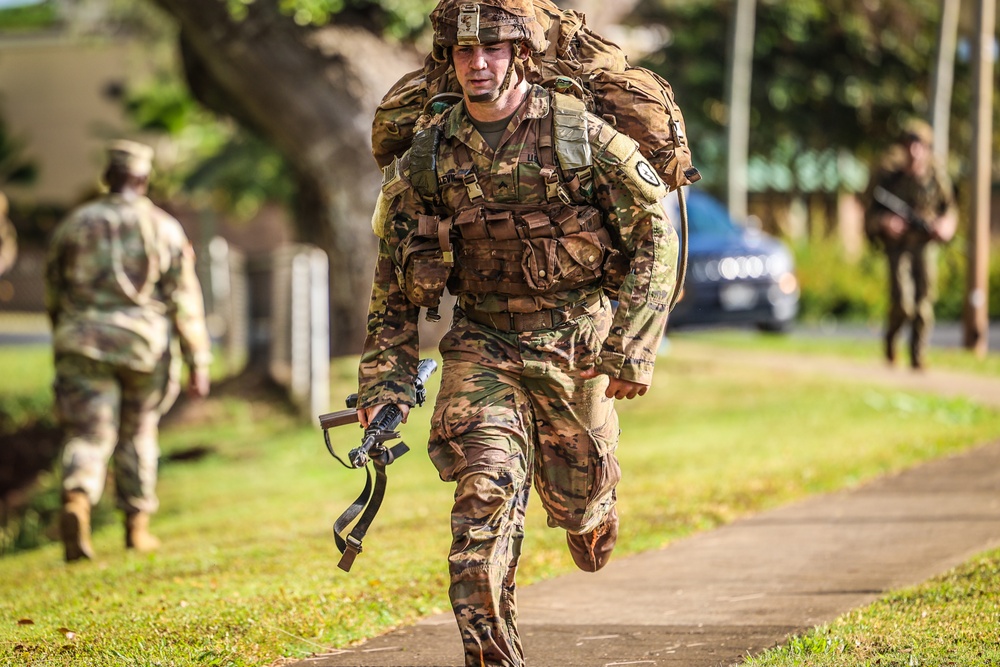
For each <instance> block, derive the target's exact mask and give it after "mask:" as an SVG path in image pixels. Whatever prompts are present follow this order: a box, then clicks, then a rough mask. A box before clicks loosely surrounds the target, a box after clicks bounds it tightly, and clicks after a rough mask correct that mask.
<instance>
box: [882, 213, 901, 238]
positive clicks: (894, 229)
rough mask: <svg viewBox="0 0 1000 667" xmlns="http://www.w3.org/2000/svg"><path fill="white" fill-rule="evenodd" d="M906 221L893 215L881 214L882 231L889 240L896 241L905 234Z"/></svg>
mask: <svg viewBox="0 0 1000 667" xmlns="http://www.w3.org/2000/svg"><path fill="white" fill-rule="evenodd" d="M906 226H907V225H906V220H903V219H902V218H901V217H899V216H898V215H896V214H895V213H888V212H886V213H884V214H882V231H883V233H885V235H886V236H888V237H889V238H890V239H898V238H900V237H901V236H902V235H903V234H905V233H906Z"/></svg>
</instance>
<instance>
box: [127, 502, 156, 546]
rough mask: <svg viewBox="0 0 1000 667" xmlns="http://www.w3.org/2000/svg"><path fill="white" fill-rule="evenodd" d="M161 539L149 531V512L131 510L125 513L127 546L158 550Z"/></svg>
mask: <svg viewBox="0 0 1000 667" xmlns="http://www.w3.org/2000/svg"><path fill="white" fill-rule="evenodd" d="M159 547H160V540H158V539H157V538H156V537H155V536H154V535H152V534H151V533H150V532H149V513H148V512H131V513H129V514H126V515H125V548H126V549H135V550H136V551H142V552H145V551H156V550H157V549H158V548H159Z"/></svg>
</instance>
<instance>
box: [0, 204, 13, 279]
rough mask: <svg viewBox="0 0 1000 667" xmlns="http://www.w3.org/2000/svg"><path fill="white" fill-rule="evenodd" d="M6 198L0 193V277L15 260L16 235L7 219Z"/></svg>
mask: <svg viewBox="0 0 1000 667" xmlns="http://www.w3.org/2000/svg"><path fill="white" fill-rule="evenodd" d="M7 210H8V207H7V197H6V196H4V194H3V193H2V192H0V276H2V275H3V274H5V273H7V271H9V270H10V267H12V266H14V260H15V259H17V233H16V232H15V230H14V225H13V223H11V221H10V218H8V217H7Z"/></svg>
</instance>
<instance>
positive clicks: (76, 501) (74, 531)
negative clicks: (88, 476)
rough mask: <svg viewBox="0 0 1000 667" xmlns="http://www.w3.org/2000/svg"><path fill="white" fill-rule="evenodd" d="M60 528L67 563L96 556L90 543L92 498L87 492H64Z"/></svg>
mask: <svg viewBox="0 0 1000 667" xmlns="http://www.w3.org/2000/svg"><path fill="white" fill-rule="evenodd" d="M59 528H60V533H61V535H62V541H63V545H64V546H65V547H66V562H67V563H71V562H73V561H75V560H80V559H81V558H86V559H87V560H90V559H92V558H93V557H94V549H93V547H92V546H91V545H90V499H89V498H87V494H86V493H84V492H83V491H79V490H76V491H66V492H64V493H63V511H62V517H60V525H59Z"/></svg>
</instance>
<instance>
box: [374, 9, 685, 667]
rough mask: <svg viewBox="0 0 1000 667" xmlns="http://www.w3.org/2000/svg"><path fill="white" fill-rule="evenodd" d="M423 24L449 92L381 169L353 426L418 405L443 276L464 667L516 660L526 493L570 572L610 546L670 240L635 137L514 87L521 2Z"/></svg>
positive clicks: (439, 460)
mask: <svg viewBox="0 0 1000 667" xmlns="http://www.w3.org/2000/svg"><path fill="white" fill-rule="evenodd" d="M431 23H432V25H433V27H434V58H435V60H436V61H438V62H440V63H442V66H448V67H453V68H454V71H455V73H456V75H457V79H458V81H459V83H460V85H461V89H462V94H461V96H460V97H461V99H460V100H459V101H458V102H457V103H456V104H454V106H451V107H450V108H448V109H446V110H443V111H442V112H441V113H439V114H438V115H437V117H436V118H434V119H433V120H432V121H431V123H430V124H429V125H427V126H425V127H421V128H420V129H419V131H417V132H416V134H415V136H414V139H413V143H412V148H411V149H410V150H409V151H408V152H407V153H406V154H405V155H404V156H403V157H402V158H399V159H397V160H395V161H394V162H393V163H392V164H390V165H388V166H387V167H386V169H385V171H384V179H383V187H382V199H381V202H380V206H379V208H378V210H377V211H376V215H375V219H374V220H373V226H374V229H375V233H376V234H377V235H378V237H379V256H378V261H377V265H376V269H375V277H374V284H373V289H372V297H371V306H370V310H369V317H368V332H367V333H368V335H367V339H366V342H365V346H364V351H363V354H362V357H361V363H360V369H359V380H360V387H359V392H358V402H357V406H358V408H359V415H358V416H359V420H360V422H361V424H362V425H363V426H365V427H366V428H368V427H369V425H370V424H371V423H372V422H374V421H376V420H377V419H378V416H379V415H380V413H381V412H382V411H383V410H385V409H389V408H390V407H393V406H395V407H396V408H398V409H399V411H400V412H401V413H402V417H403V419H405V417H406V414H407V413H408V411H409V408H410V406H412V405H415V404H417V401H416V400H415V397H414V394H413V389H412V388H413V386H414V381H413V378H414V377H415V376H416V375H417V373H418V368H417V366H418V360H419V345H418V338H417V319H418V316H419V314H420V309H421V308H426V309H427V310H428V313H429V314H430V315H431V316H435V315H436V311H437V307H438V305H439V301H440V296H441V293H442V291H443V290H444V288H445V285H447V287H448V290H449V291H450V292H451V293H452V294H454V295H455V296H456V297H457V299H458V307H457V309H456V310H455V312H454V318H453V321H452V327H451V329H450V331H449V332H448V333H447V334H446V335H445V337H444V338H443V340H442V342H441V345H440V350H441V353H442V357H443V364H442V372H441V389H440V392H439V393H438V397H437V400H436V403H435V407H434V414H433V418H432V427H431V436H430V443H429V446H428V447H429V454H430V457H431V460H432V461H433V463H434V464H435V466H436V468H437V470H438V472H439V474H440V476H441V478H442V479H443V480H445V481H447V482H451V483H453V484H454V485H455V495H454V505H453V507H452V512H451V528H452V541H451V552H450V555H449V557H448V566H449V574H450V579H451V585H450V589H449V593H450V597H451V603H452V607H453V611H454V613H455V618H456V620H457V623H458V630H459V633H460V635H461V639H462V642H463V644H464V649H465V664H466V665H469V666H472V665H476V666H483V665H487V666H490V667H521V666H522V665H524V664H525V657H524V653H523V650H522V645H521V639H520V637H519V635H518V630H517V611H516V609H517V605H516V591H515V588H516V586H515V576H516V572H517V565H518V559H519V557H520V554H521V546H522V541H523V539H524V533H525V510H526V508H527V504H528V496H529V493H530V491H531V489H532V487H534V488H535V490H536V491H537V493H538V497H539V499H540V501H541V507H542V508H543V510H544V511H545V513H546V515H547V519H548V524H549V526H552V527H553V528H559V529H561V530H563V531H565V535H566V540H567V546H568V549H569V553H570V555H571V556H572V558H573V560H574V562H575V563H576V565H577V566H578V567H580V568H581V569H583V570H585V571H589V572H593V571H596V570H599V569H601V568H602V567H604V565H605V564H606V563H607V562H608V560H609V558H610V556H611V552H612V550H613V549H614V546H615V542H616V540H617V536H618V520H619V517H618V513H617V510H616V499H617V498H616V486H617V484H618V481H619V480H620V477H621V470H620V467H619V464H618V460H617V458H616V455H615V450H616V448H617V446H618V417H617V414H616V412H615V407H614V406H615V399H633V398H636V397H638V396H642V395H644V394H645V393H646V391H647V390H648V388H649V385H650V383H651V382H652V376H653V365H654V362H655V358H656V353H657V349H658V348H659V345H660V340H661V337H662V335H663V330H664V327H665V325H666V322H667V313H668V312H669V306H670V303H671V301H672V297H673V294H674V288H675V282H676V271H677V266H678V247H679V246H678V238H677V234H676V233H675V232H674V229H673V227H672V226H671V225H670V223H669V221H668V220H667V218H666V215H665V213H664V210H663V208H662V206H661V205H660V203H659V202H660V199H661V198H662V197H663V196H664V195H665V194H666V192H667V187H666V186H665V185H664V183H663V181H662V179H661V177H660V176H659V175H658V174H657V173H656V171H655V170H654V169H653V167H652V166H651V165H650V163H649V161H648V160H647V158H646V157H645V156H643V155H642V153H641V152H640V150H639V147H638V145H637V144H636V142H635V141H633V140H632V139H630V138H629V137H628V136H626V135H624V134H621V133H620V132H618V131H616V130H615V129H614V128H613V127H612V126H611V125H609V124H608V123H607V122H605V121H604V120H603V119H601V118H600V117H598V116H595V115H593V114H590V113H588V112H587V111H586V109H585V108H584V107H583V103H582V102H580V101H579V100H577V99H576V98H574V97H569V96H567V95H564V94H561V93H558V92H551V91H549V90H547V89H545V88H543V87H541V86H539V85H533V84H531V83H529V81H528V80H527V77H526V63H527V60H528V58H529V57H530V56H531V54H532V53H533V52H535V53H537V52H542V51H544V48H545V39H544V34H543V31H542V30H541V26H540V25H539V23H538V22H537V20H536V16H535V8H534V6H533V4H532V2H531V1H530V0H480V1H479V2H468V1H465V0H442V1H441V2H440V3H439V4H438V6H437V7H436V9H435V10H434V12H433V13H432V14H431ZM609 295H613V297H614V298H615V299H616V300H617V302H618V304H619V305H618V308H617V310H614V311H613V310H612V307H611V299H610V298H609ZM595 620H596V619H595Z"/></svg>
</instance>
